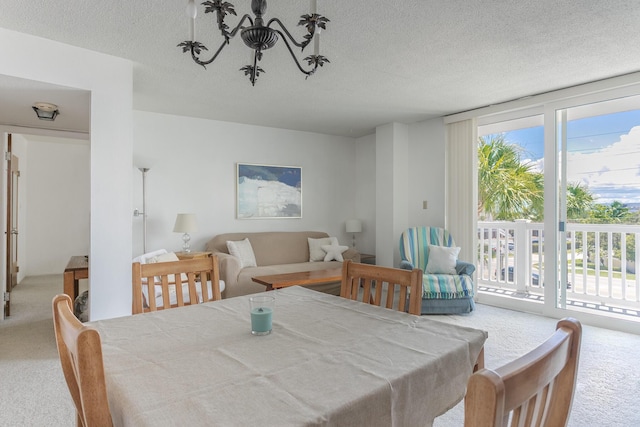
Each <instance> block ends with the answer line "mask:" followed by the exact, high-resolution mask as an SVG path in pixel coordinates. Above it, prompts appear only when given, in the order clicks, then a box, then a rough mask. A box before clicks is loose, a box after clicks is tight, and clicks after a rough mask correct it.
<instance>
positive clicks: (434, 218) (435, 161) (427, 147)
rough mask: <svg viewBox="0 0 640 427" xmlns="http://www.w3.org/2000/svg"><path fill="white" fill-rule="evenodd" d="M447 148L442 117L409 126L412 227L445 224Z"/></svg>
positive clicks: (410, 217)
mask: <svg viewBox="0 0 640 427" xmlns="http://www.w3.org/2000/svg"><path fill="white" fill-rule="evenodd" d="M445 149H446V144H445V125H444V122H443V121H442V118H436V119H431V120H425V121H423V122H419V123H413V124H411V125H409V164H408V168H409V199H408V212H407V213H408V221H409V227H414V226H421V225H424V226H435V227H444V211H445V205H444V204H445V195H444V187H445V186H444V180H445ZM424 200H426V201H427V206H428V208H427V209H426V210H424V209H422V202H423V201H424ZM398 238H399V236H398Z"/></svg>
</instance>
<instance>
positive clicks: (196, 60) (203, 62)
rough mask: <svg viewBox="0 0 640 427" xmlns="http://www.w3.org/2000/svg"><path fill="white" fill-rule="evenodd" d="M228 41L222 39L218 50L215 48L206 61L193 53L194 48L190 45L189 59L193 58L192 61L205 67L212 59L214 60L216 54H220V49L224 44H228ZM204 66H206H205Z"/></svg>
mask: <svg viewBox="0 0 640 427" xmlns="http://www.w3.org/2000/svg"><path fill="white" fill-rule="evenodd" d="M228 44H229V42H228V41H227V40H224V41H223V42H222V44H221V45H220V47H219V48H218V50H216V53H214V54H213V56H212V57H211V59H209V60H207V61H201V60H200V58H198V57H197V56H196V53H195V51H194V50H195V49H194V47H193V46H191V59H193V61H194V62H195V63H196V64H198V65H202V66H203V67H205V66H206V65H209V64H211V63H212V62H213V61H215V59H216V58H217V57H218V55H219V54H220V52H222V49H224V47H225V46H226V45H228ZM205 68H206V67H205Z"/></svg>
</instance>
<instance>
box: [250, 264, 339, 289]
mask: <svg viewBox="0 0 640 427" xmlns="http://www.w3.org/2000/svg"><path fill="white" fill-rule="evenodd" d="M251 280H253V281H254V282H256V283H260V284H262V285H265V286H266V287H267V291H271V290H273V289H280V288H287V287H289V286H296V285H319V284H322V283H332V282H339V281H341V280H342V267H340V268H332V269H328V270H315V271H301V272H298V273H283V274H270V275H267V276H256V277H252V278H251Z"/></svg>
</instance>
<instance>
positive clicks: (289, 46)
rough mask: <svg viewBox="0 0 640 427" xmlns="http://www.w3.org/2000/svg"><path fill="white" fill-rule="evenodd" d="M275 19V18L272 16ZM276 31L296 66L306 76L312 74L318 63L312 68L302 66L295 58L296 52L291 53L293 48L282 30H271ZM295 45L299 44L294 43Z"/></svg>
mask: <svg viewBox="0 0 640 427" xmlns="http://www.w3.org/2000/svg"><path fill="white" fill-rule="evenodd" d="M274 19H275V18H274ZM273 31H275V32H276V33H278V34H280V36H281V37H282V41H283V42H284V44H285V45H286V46H287V49H289V53H290V54H291V57H292V58H293V61H294V62H295V63H296V65H297V66H298V69H299V70H300V71H301V72H302V73H303V74H306V75H307V76H310V75H312V74H313V73H315V72H316V69H317V68H318V64H317V63H316V64H315V67H313V69H311V70H309V71H307V70H305V69H304V68H302V65H300V62H299V61H298V58H296V54H295V53H293V49H291V45H290V44H289V42H288V41H287V39H286V38H285V36H284V34H282V31H280V30H273ZM296 45H298V46H300V45H299V44H297V43H296Z"/></svg>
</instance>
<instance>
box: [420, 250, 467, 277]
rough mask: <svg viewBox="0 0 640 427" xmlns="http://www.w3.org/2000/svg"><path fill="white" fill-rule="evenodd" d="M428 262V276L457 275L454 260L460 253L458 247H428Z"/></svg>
mask: <svg viewBox="0 0 640 427" xmlns="http://www.w3.org/2000/svg"><path fill="white" fill-rule="evenodd" d="M428 249H429V260H428V261H427V273H430V274H457V273H456V260H457V259H458V254H459V253H460V248H459V247H457V246H456V247H451V248H450V247H447V246H436V245H429V247H428Z"/></svg>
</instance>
